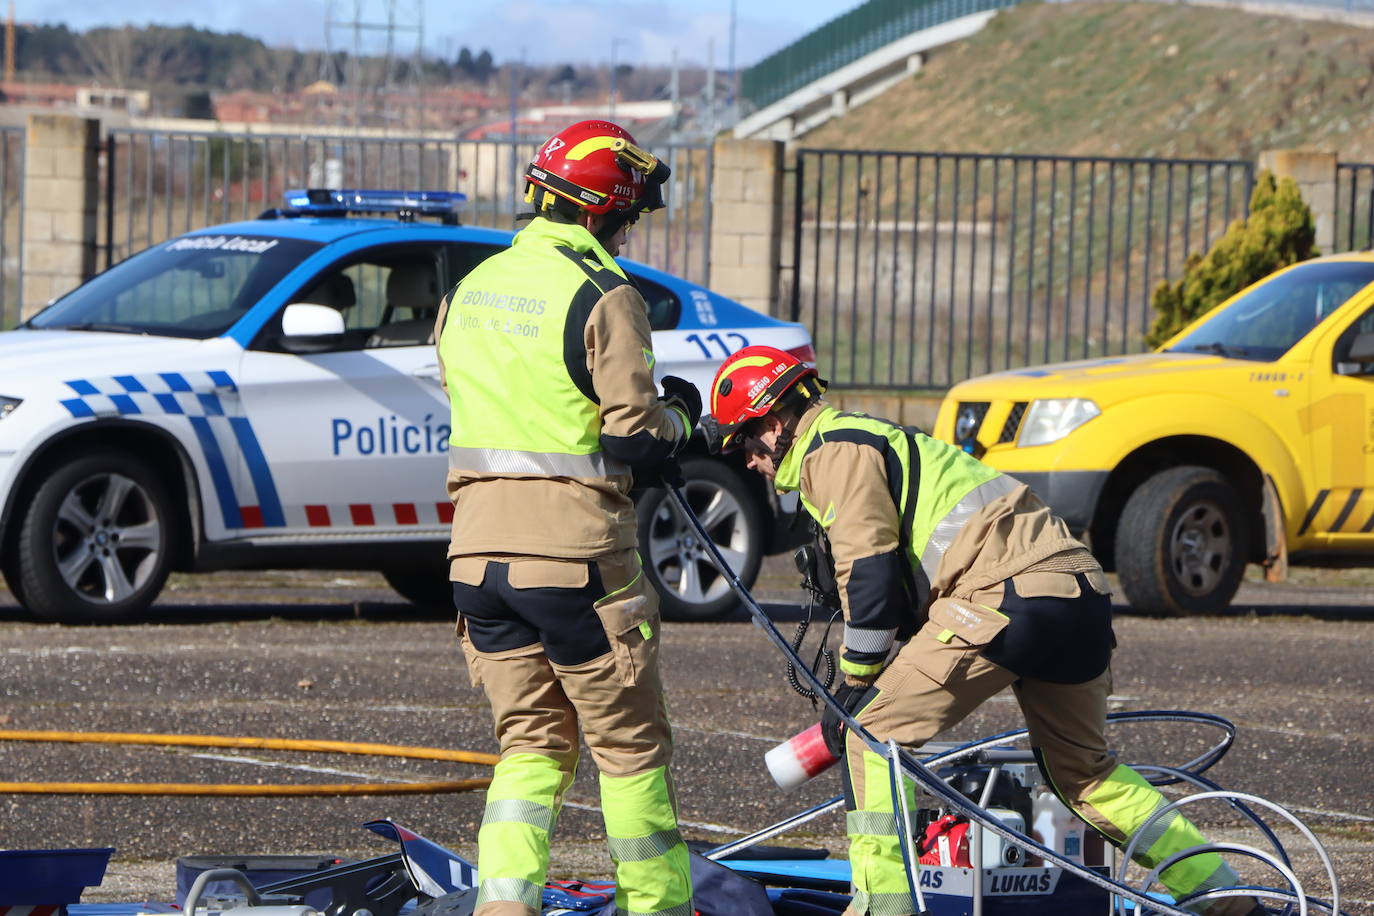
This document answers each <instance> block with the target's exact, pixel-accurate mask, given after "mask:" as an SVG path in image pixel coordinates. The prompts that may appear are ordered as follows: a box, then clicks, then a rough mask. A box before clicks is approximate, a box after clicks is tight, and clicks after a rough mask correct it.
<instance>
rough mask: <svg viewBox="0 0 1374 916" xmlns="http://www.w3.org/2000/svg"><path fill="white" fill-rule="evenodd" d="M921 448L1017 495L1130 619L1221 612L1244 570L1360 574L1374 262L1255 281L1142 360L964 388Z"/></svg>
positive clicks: (1367, 531)
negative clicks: (1113, 584)
mask: <svg viewBox="0 0 1374 916" xmlns="http://www.w3.org/2000/svg"><path fill="white" fill-rule="evenodd" d="M935 435H936V436H938V437H940V438H942V439H945V440H946V441H949V442H954V443H956V444H958V445H959V446H961V447H962V448H964V449H965V450H966V451H968V452H971V453H972V454H974V455H976V456H977V457H979V458H981V459H982V460H983V461H985V462H987V463H988V464H990V465H992V466H993V467H995V468H997V469H998V470H1001V471H1004V472H1006V473H1008V474H1010V475H1012V476H1013V477H1015V478H1017V479H1018V480H1021V481H1023V482H1024V483H1026V484H1029V485H1030V486H1031V488H1032V489H1034V490H1035V491H1036V492H1037V493H1039V494H1040V496H1041V497H1042V498H1043V499H1044V500H1045V501H1046V502H1048V503H1049V504H1050V505H1051V506H1052V507H1053V508H1054V510H1055V512H1056V513H1057V514H1058V515H1060V516H1061V517H1062V518H1064V520H1065V521H1067V522H1068V524H1069V525H1070V527H1071V528H1073V529H1074V530H1075V532H1077V533H1079V534H1080V535H1081V536H1083V537H1084V539H1085V540H1086V542H1087V543H1088V544H1089V546H1091V548H1092V550H1093V552H1094V553H1095V554H1096V555H1097V557H1098V559H1099V560H1100V561H1101V562H1102V564H1103V566H1104V567H1105V568H1107V569H1108V570H1112V569H1115V571H1116V572H1117V575H1118V576H1119V578H1120V581H1121V586H1122V589H1123V590H1124V591H1125V597H1126V599H1127V600H1128V601H1129V602H1130V603H1131V605H1132V606H1133V607H1135V608H1137V609H1139V610H1142V611H1147V612H1152V613H1159V614H1191V613H1202V612H1207V611H1216V610H1220V609H1222V608H1224V607H1226V606H1227V605H1228V604H1229V603H1230V601H1231V599H1232V597H1233V596H1234V595H1235V593H1236V589H1237V588H1238V587H1239V584H1240V580H1241V576H1242V574H1243V573H1244V571H1245V565H1246V564H1247V563H1252V562H1253V563H1261V564H1263V565H1264V566H1265V568H1266V572H1267V575H1268V576H1269V578H1270V579H1272V580H1280V579H1282V577H1283V576H1284V575H1285V574H1286V571H1287V565H1288V563H1289V562H1290V561H1291V562H1293V563H1295V564H1303V565H1314V566H1332V565H1361V566H1365V565H1374V253H1370V252H1364V253H1357V254H1349V255H1340V256H1333V257H1325V258H1317V259H1314V260H1311V261H1305V262H1302V263H1300V264H1296V265H1294V266H1292V267H1288V268H1285V269H1283V270H1281V271H1278V272H1276V273H1274V274H1271V275H1270V276H1268V277H1266V278H1265V279H1264V280H1261V281H1260V282H1259V283H1256V284H1254V285H1253V286H1250V287H1248V288H1247V289H1244V290H1242V291H1241V292H1240V293H1238V294H1237V295H1235V296H1233V297H1232V298H1231V299H1229V300H1227V301H1226V302H1224V303H1222V305H1220V306H1218V307H1217V308H1216V309H1214V310H1212V311H1211V312H1209V313H1208V314H1207V315H1205V316H1203V317H1202V318H1200V319H1199V320H1198V321H1196V322H1194V323H1193V324H1191V325H1189V326H1188V327H1187V328H1185V329H1184V330H1183V331H1181V332H1180V333H1179V334H1177V335H1175V336H1174V337H1173V338H1172V339H1170V340H1169V341H1168V342H1166V343H1165V344H1164V345H1163V346H1161V347H1160V348H1159V349H1158V350H1156V351H1154V352H1152V353H1141V354H1135V355H1128V356H1115V357H1108V358H1102V359H1089V360H1081V361H1077V362H1068V363H1059V364H1055V365H1047V366H1036V367H1031V368H1025V369H1013V370H1010V371H1007V372H998V373H996V374H993V375H985V376H981V377H979V378H974V379H970V380H968V381H966V382H963V383H961V384H959V385H956V386H955V387H954V388H952V389H950V391H949V393H948V395H947V396H946V397H945V400H944V402H943V403H942V404H941V406H940V413H939V417H938V419H937V421H936V425H935Z"/></svg>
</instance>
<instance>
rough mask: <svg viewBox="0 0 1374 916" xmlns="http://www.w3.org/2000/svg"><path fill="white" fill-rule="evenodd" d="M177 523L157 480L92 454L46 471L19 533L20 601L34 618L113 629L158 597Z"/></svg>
mask: <svg viewBox="0 0 1374 916" xmlns="http://www.w3.org/2000/svg"><path fill="white" fill-rule="evenodd" d="M176 528H177V521H176V517H175V514H174V513H173V511H172V500H171V497H170V496H169V495H168V492H167V488H166V487H165V486H164V485H163V484H162V481H161V480H159V479H158V476H157V474H156V473H155V472H154V471H152V470H151V469H150V468H149V467H148V466H147V465H145V464H143V463H142V462H141V461H139V460H138V459H137V458H135V457H134V456H132V455H130V454H129V453H128V452H123V451H118V450H115V449H97V450H96V451H93V452H88V453H85V454H83V455H81V456H80V457H77V458H71V459H69V460H68V461H66V463H63V464H59V465H58V466H57V467H56V468H54V469H52V471H51V472H50V473H49V475H48V477H47V479H46V480H44V481H43V484H42V486H40V487H39V488H38V491H37V492H36V493H35V494H34V497H33V500H32V501H31V502H30V503H29V504H28V506H27V507H26V508H25V510H24V512H23V516H22V521H21V522H20V529H19V545H18V546H19V555H18V557H17V558H16V560H17V564H16V565H17V569H18V578H19V590H18V591H19V595H21V596H22V599H23V601H24V604H25V606H26V607H27V608H28V609H29V611H30V612H31V613H32V614H33V615H34V616H35V617H39V618H41V619H44V620H58V621H63V622H67V623H113V622H116V621H119V620H122V619H124V618H127V617H131V616H133V615H135V614H137V613H139V612H140V611H143V610H144V609H146V608H147V607H148V605H150V604H152V603H153V599H155V598H156V597H157V596H158V593H159V592H161V591H162V586H163V584H164V583H165V582H166V581H167V573H168V572H169V571H170V567H171V545H172V544H174V543H175V536H176Z"/></svg>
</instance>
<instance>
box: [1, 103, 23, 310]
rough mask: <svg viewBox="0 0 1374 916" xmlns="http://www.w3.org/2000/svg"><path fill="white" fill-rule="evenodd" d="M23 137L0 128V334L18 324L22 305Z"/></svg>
mask: <svg viewBox="0 0 1374 916" xmlns="http://www.w3.org/2000/svg"><path fill="white" fill-rule="evenodd" d="M24 134H25V131H24V128H22V127H0V330H8V329H9V328H12V327H14V326H15V325H16V324H18V323H19V309H20V305H21V303H22V302H23V290H24V257H23V251H24Z"/></svg>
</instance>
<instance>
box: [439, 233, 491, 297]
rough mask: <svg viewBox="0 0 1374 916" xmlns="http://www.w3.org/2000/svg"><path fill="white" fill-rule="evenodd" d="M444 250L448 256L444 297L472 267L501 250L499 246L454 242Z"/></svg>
mask: <svg viewBox="0 0 1374 916" xmlns="http://www.w3.org/2000/svg"><path fill="white" fill-rule="evenodd" d="M444 250H445V252H446V253H447V254H448V279H447V280H446V288H445V289H444V295H448V294H449V292H450V291H451V290H452V289H453V288H454V287H455V286H457V285H458V284H459V282H461V281H462V279H463V278H464V277H466V276H467V275H468V274H469V273H471V272H472V269H473V268H474V267H476V266H477V265H478V264H481V263H482V262H483V261H485V260H486V259H487V258H489V257H491V256H492V255H494V254H496V253H497V252H499V251H502V250H503V249H502V246H500V245H484V244H482V243H480V242H455V243H452V244H449V245H445V246H444Z"/></svg>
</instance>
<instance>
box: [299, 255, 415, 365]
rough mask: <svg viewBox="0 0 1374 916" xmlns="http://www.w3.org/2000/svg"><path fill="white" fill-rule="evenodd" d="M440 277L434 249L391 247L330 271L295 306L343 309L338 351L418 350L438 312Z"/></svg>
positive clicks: (307, 287) (311, 284) (302, 292)
mask: <svg viewBox="0 0 1374 916" xmlns="http://www.w3.org/2000/svg"><path fill="white" fill-rule="evenodd" d="M439 276H440V274H439V258H438V251H437V250H436V249H435V248H433V247H430V246H419V247H416V246H406V247H398V246H390V247H387V248H381V249H374V250H371V251H367V252H364V253H362V254H361V255H355V256H354V257H352V258H350V259H349V260H347V261H342V262H339V263H336V264H334V265H331V266H330V268H329V269H328V270H326V271H325V272H323V273H321V274H319V275H317V276H316V277H315V278H314V279H313V280H311V281H310V282H309V283H307V284H306V285H305V286H304V287H303V288H302V289H301V290H299V291H298V292H297V293H296V294H295V295H293V296H292V297H291V300H290V301H291V302H293V303H295V302H308V303H312V304H315V305H327V306H329V307H330V308H334V309H338V311H339V312H340V313H341V314H342V315H343V319H344V329H345V330H344V336H343V339H342V340H341V341H340V343H339V345H338V346H337V347H335V348H334V349H336V350H357V349H362V348H363V347H391V346H414V345H419V344H423V343H425V340H424V339H423V338H427V337H428V336H429V331H428V328H429V327H430V326H432V325H433V322H434V316H435V314H436V313H437V312H438V308H439V296H440V295H441V293H440V290H439ZM421 325H424V327H423V328H421ZM412 338H415V339H412Z"/></svg>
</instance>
